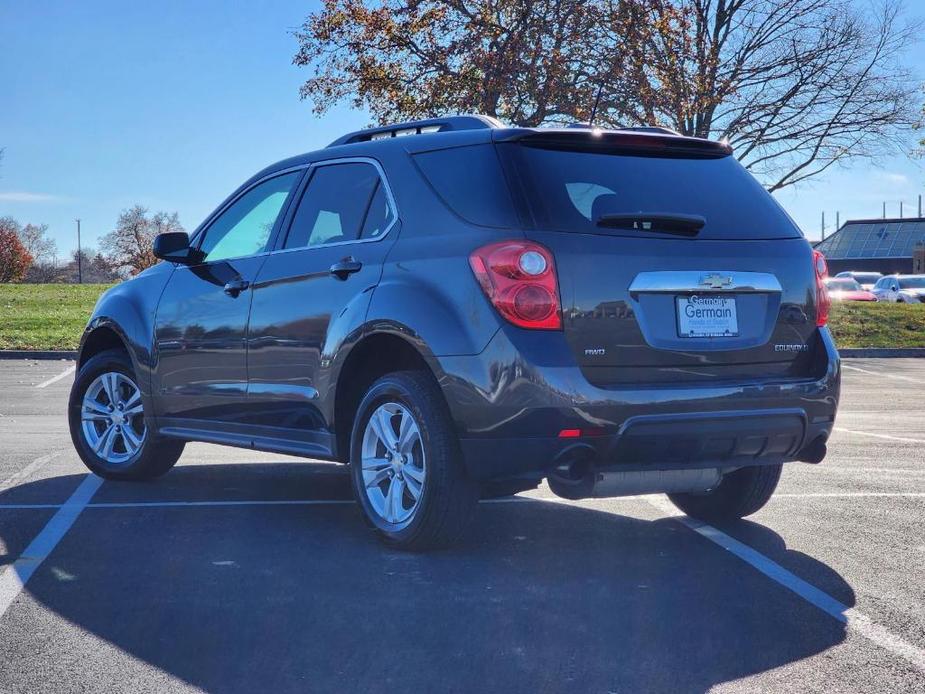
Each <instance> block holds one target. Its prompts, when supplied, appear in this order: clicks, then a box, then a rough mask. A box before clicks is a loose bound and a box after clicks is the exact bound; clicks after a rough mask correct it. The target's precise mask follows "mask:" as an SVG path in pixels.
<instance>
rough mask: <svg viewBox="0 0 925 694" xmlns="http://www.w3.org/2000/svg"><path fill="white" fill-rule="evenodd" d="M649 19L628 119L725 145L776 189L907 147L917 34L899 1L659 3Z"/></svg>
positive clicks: (695, 0)
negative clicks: (911, 51)
mask: <svg viewBox="0 0 925 694" xmlns="http://www.w3.org/2000/svg"><path fill="white" fill-rule="evenodd" d="M648 16H649V22H648V24H649V26H651V27H653V30H652V31H650V32H647V34H646V41H645V44H644V45H643V46H642V47H641V48H638V49H637V50H638V51H641V52H642V53H641V55H640V54H637V56H636V58H635V61H634V63H635V65H636V67H637V69H636V70H635V71H634V75H635V79H636V80H638V82H639V84H640V86H641V89H640V94H641V96H642V97H643V98H641V99H639V100H638V101H637V102H635V103H632V102H627V101H625V100H621V102H620V103H615V104H611V106H612V107H613V109H614V110H615V111H621V110H626V111H627V114H626V115H627V117H628V119H629V120H631V121H633V122H638V123H642V122H658V123H662V124H665V125H669V126H671V127H673V128H675V129H677V130H679V131H680V132H682V133H684V134H685V135H694V136H698V137H714V138H718V139H725V140H727V141H728V142H729V143H730V144H731V145H732V146H733V147H734V148H735V151H736V155H737V156H738V158H739V159H740V160H741V161H742V162H743V163H744V164H745V165H746V167H747V168H748V169H749V170H751V172H752V173H753V174H755V175H756V176H757V177H758V178H759V179H760V180H762V181H763V182H764V183H765V184H766V185H767V187H768V188H769V189H770V190H777V189H779V188H783V187H784V186H788V185H792V184H794V183H798V182H800V181H803V180H805V179H808V178H811V177H813V176H816V175H818V174H820V173H822V172H823V171H825V170H827V169H828V168H830V167H831V166H833V165H835V164H838V163H840V162H845V161H848V160H849V159H875V158H878V157H879V156H881V155H884V154H888V153H892V152H901V151H905V150H906V148H907V146H908V143H909V134H910V131H911V129H912V127H913V126H914V125H915V123H916V120H917V117H916V109H915V105H916V91H917V85H916V82H915V80H913V79H912V76H911V75H910V73H909V71H908V70H907V69H905V68H904V67H903V65H902V63H901V62H900V60H899V57H900V56H901V55H902V54H903V52H904V51H905V49H906V48H908V46H910V45H911V44H913V43H914V42H915V40H916V36H915V34H916V31H917V30H918V28H919V27H918V25H914V24H909V23H906V22H904V21H903V19H902V3H901V2H899V1H898V0H885V1H884V2H882V3H881V4H880V5H878V6H877V7H876V9H874V10H868V11H865V10H864V8H863V7H862V6H859V5H858V3H855V2H851V1H850V0H681V1H680V2H675V1H672V0H658V1H656V2H653V3H652V4H651V7H650V9H649V10H648ZM628 104H629V105H630V108H629V109H627V108H626V106H627V105H628Z"/></svg>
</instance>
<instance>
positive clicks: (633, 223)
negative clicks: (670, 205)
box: [594, 212, 707, 236]
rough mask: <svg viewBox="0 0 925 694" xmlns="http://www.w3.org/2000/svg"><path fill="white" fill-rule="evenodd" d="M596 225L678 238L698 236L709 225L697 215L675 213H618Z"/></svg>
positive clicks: (597, 222) (600, 219) (611, 214)
mask: <svg viewBox="0 0 925 694" xmlns="http://www.w3.org/2000/svg"><path fill="white" fill-rule="evenodd" d="M594 223H595V224H597V226H599V227H606V228H608V229H628V230H635V231H655V232H661V233H663V234H676V235H678V236H696V235H697V234H698V233H699V232H700V230H701V229H703V226H704V225H705V224H706V223H707V220H706V219H705V218H704V217H701V216H700V215H696V214H675V213H673V212H617V213H607V214H602V215H601V216H600V217H598V218H597V219H596V220H594Z"/></svg>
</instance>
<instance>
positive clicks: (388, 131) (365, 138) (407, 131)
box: [328, 114, 504, 147]
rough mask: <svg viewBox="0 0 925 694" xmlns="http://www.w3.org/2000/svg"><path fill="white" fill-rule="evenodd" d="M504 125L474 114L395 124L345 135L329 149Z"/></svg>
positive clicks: (494, 119)
mask: <svg viewBox="0 0 925 694" xmlns="http://www.w3.org/2000/svg"><path fill="white" fill-rule="evenodd" d="M502 127H504V126H503V124H502V123H501V122H500V121H499V120H497V119H496V118H492V117H491V116H483V115H479V114H473V115H468V116H448V117H446V118H429V119H427V120H415V121H408V122H407V123H395V124H394V125H384V126H382V127H379V128H367V129H366V130H357V131H356V132H352V133H347V134H346V135H343V136H341V137H339V138H337V139H336V140H334V142H332V143H331V144H329V145H328V147H336V146H337V145H349V144H353V143H354V142H369V141H370V140H385V139H388V138H391V137H402V136H403V135H421V134H423V133H442V132H449V131H451V130H483V129H488V128H502Z"/></svg>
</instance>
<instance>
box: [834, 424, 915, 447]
mask: <svg viewBox="0 0 925 694" xmlns="http://www.w3.org/2000/svg"><path fill="white" fill-rule="evenodd" d="M834 431H843V432H844V433H846V434H855V435H856V436H870V437H872V438H875V439H886V440H887V441H902V442H903V443H925V439H912V438H909V437H906V436H891V435H890V434H874V433H872V432H870V431H860V430H859V429H845V428H844V427H835V428H834Z"/></svg>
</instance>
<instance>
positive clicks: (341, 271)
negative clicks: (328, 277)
mask: <svg viewBox="0 0 925 694" xmlns="http://www.w3.org/2000/svg"><path fill="white" fill-rule="evenodd" d="M362 267H363V263H361V262H360V261H359V260H357V259H356V258H354V257H353V256H352V255H350V256H347V257H346V258H343V259H341V260H339V261H338V262H336V263H334V264H333V265H332V266H331V269H330V270H329V271H328V272H330V273H331V274H332V275H334V276H335V277H336V278H337V279H339V280H345V279H347V278H348V277H349V276H350V275H352V274H353V273H354V272H359V271H360V269H361V268H362Z"/></svg>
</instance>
